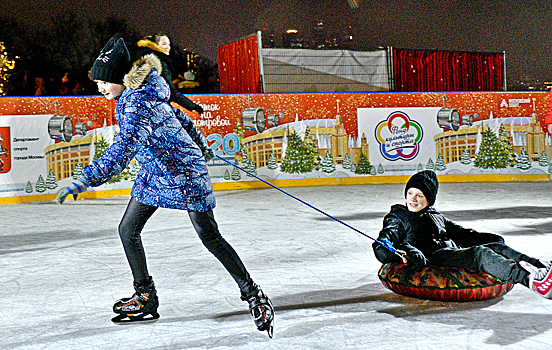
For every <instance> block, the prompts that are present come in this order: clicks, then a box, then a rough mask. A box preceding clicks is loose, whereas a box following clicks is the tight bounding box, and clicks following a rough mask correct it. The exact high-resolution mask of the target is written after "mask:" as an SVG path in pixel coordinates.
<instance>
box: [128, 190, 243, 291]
mask: <svg viewBox="0 0 552 350" xmlns="http://www.w3.org/2000/svg"><path fill="white" fill-rule="evenodd" d="M156 210H157V207H152V206H149V205H146V204H142V203H140V202H138V201H136V200H135V199H134V198H131V199H130V202H129V203H128V206H127V208H126V211H125V214H124V215H123V218H122V219H121V223H120V224H119V236H120V237H121V242H122V243H123V248H124V250H125V254H126V257H127V260H128V263H129V265H130V269H131V270H132V276H133V277H134V282H135V283H136V284H137V285H139V284H140V283H143V282H144V281H146V280H147V279H148V277H149V273H148V268H147V264H146V255H145V253H144V246H143V245H142V239H141V237H140V234H141V232H142V229H143V228H144V225H145V224H146V222H147V221H148V219H149V218H150V217H151V216H152V215H153V213H155V211H156ZM188 216H189V217H190V220H191V221H192V224H193V226H194V228H195V230H196V232H197V234H198V236H199V238H200V239H201V241H202V242H203V245H204V246H205V247H206V248H207V249H208V250H209V251H210V252H211V253H212V254H213V255H214V256H215V257H216V258H217V259H218V260H219V261H220V262H221V263H222V265H223V266H224V267H225V268H226V270H227V271H228V272H229V273H230V275H231V276H232V278H234V280H235V281H236V283H237V284H238V286H239V288H240V290H241V291H242V292H243V293H245V294H248V293H249V292H250V290H251V288H253V281H252V280H251V277H250V276H249V273H248V272H247V270H246V268H245V266H244V265H243V263H242V261H241V259H240V258H239V256H238V254H237V253H236V251H235V250H234V249H233V248H232V247H231V246H230V244H228V242H226V240H225V239H224V238H223V237H222V236H221V235H220V233H219V230H218V226H217V223H216V221H215V217H214V215H213V211H212V210H209V211H206V212H196V211H190V212H188Z"/></svg>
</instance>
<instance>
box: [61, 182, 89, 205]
mask: <svg viewBox="0 0 552 350" xmlns="http://www.w3.org/2000/svg"><path fill="white" fill-rule="evenodd" d="M87 188H88V185H87V184H86V183H84V181H82V180H80V179H78V180H75V181H73V182H72V183H71V184H70V185H69V186H67V187H65V188H62V189H61V190H59V192H58V196H57V198H56V202H58V203H59V204H63V202H65V198H67V196H68V195H70V194H72V195H73V197H74V198H75V199H77V195H78V194H79V193H82V192H84V191H86V189H87Z"/></svg>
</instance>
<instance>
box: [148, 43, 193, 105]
mask: <svg viewBox="0 0 552 350" xmlns="http://www.w3.org/2000/svg"><path fill="white" fill-rule="evenodd" d="M151 53H153V54H154V55H155V56H157V58H159V60H160V61H161V67H162V72H161V77H163V79H165V81H166V82H167V84H169V89H170V90H171V97H170V98H169V101H170V102H175V103H177V104H179V105H181V106H182V107H184V108H186V109H187V110H189V111H198V112H199V111H203V110H202V109H201V107H199V106H198V105H197V104H195V103H194V102H193V101H192V100H190V99H189V98H187V97H186V96H184V95H182V93H181V92H180V91H178V89H177V88H176V86H174V84H173V82H172V71H173V65H172V60H171V58H170V56H169V55H167V54H165V53H164V52H162V51H161V48H160V47H159V46H158V45H157V44H156V43H154V42H153V41H150V40H146V39H143V40H140V41H139V42H138V50H137V56H138V57H137V59H139V58H141V57H143V56H146V55H148V54H151Z"/></svg>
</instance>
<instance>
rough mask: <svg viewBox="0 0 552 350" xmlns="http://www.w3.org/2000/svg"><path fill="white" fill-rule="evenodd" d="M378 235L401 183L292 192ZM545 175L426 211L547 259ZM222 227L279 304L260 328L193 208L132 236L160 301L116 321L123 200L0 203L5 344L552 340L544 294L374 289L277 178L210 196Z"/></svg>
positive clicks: (337, 236)
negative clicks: (199, 229)
mask: <svg viewBox="0 0 552 350" xmlns="http://www.w3.org/2000/svg"><path fill="white" fill-rule="evenodd" d="M285 190H286V191H288V192H289V193H291V194H293V195H294V196H297V197H298V198H301V199H302V200H304V201H306V202H308V203H310V204H312V205H314V206H316V207H318V208H320V209H321V210H323V211H325V212H327V213H329V214H331V215H333V216H334V217H336V218H338V219H340V220H343V221H344V222H346V223H348V224H349V225H351V226H354V227H355V228H357V229H359V230H360V231H362V232H365V233H366V234H368V235H370V236H372V237H377V235H378V232H379V230H380V229H381V225H382V218H383V216H384V215H385V214H386V213H387V212H388V210H389V208H390V206H391V205H392V204H395V203H403V202H404V199H403V198H404V197H403V194H404V186H403V185H358V186H332V187H303V188H287V189H285ZM551 193H552V182H537V183H459V184H441V186H440V191H439V195H438V197H437V202H436V205H435V207H436V208H437V209H438V210H440V211H441V212H443V214H445V215H446V216H447V217H449V218H450V219H452V220H453V221H456V222H458V223H459V224H461V225H463V226H465V227H470V228H474V229H477V230H480V231H488V232H495V233H499V234H501V235H503V236H504V237H505V239H506V243H508V244H509V245H510V246H512V247H513V248H515V249H517V250H519V251H521V252H524V253H526V254H528V255H532V256H534V257H537V258H547V259H552V249H551V245H552V202H551ZM216 196H217V203H218V205H217V208H216V209H215V217H216V218H217V221H218V223H219V227H220V230H221V233H222V235H223V236H224V237H225V238H226V239H227V240H228V241H229V242H230V244H232V246H233V247H234V248H235V249H236V251H237V252H238V254H239V255H240V256H241V258H242V260H243V261H244V263H245V265H246V266H247V268H248V270H249V272H250V274H251V275H252V277H253V279H254V280H255V282H257V283H258V284H259V285H261V287H262V288H263V290H264V291H265V292H266V293H267V294H268V295H269V296H270V297H271V299H272V301H273V303H274V306H275V308H276V320H275V329H274V338H273V339H269V338H268V336H267V334H266V332H259V331H257V330H256V328H255V326H254V324H253V321H252V318H251V316H250V315H249V313H248V308H247V304H246V303H245V302H243V301H241V300H240V298H239V291H238V288H237V286H236V284H235V283H234V281H233V280H232V279H231V277H230V275H229V274H228V273H227V272H226V271H225V270H224V269H223V268H222V265H220V263H219V262H218V261H217V260H216V259H215V258H214V257H213V256H211V255H210V253H209V252H208V251H207V250H206V249H205V248H204V247H203V246H202V245H201V243H200V241H199V238H198V237H197V236H196V234H195V232H194V230H193V228H192V226H191V224H190V222H189V219H188V216H187V214H186V213H185V212H181V211H177V210H167V209H160V210H158V211H157V212H156V213H155V214H154V216H153V217H152V219H151V220H150V221H149V222H148V224H147V225H146V227H145V229H144V232H143V235H142V239H143V242H144V246H145V249H146V254H147V258H148V265H149V270H150V273H151V274H152V276H153V278H154V280H155V283H156V286H157V289H158V295H159V299H160V307H159V313H160V314H161V318H160V319H159V320H158V321H157V322H156V323H150V324H131V325H115V324H113V323H112V322H111V321H110V319H111V317H112V316H114V314H113V313H112V311H111V307H112V305H113V303H114V302H115V300H116V299H118V298H121V297H130V296H131V295H132V293H133V290H132V277H131V274H130V269H129V267H128V264H127V262H126V258H125V256H124V253H123V249H122V246H121V243H120V241H119V237H118V234H117V226H118V223H119V220H120V218H121V216H122V214H123V212H124V209H125V207H126V204H127V202H128V200H129V197H114V198H106V199H95V200H79V201H73V200H68V201H67V202H66V203H65V204H63V205H62V206H60V205H58V204H56V203H55V202H48V203H46V202H37V203H29V204H13V205H1V206H0V215H2V217H3V218H4V219H3V222H4V225H3V229H2V230H1V232H0V267H1V271H2V274H1V275H0V286H1V287H2V288H1V289H2V297H1V299H0V300H1V305H2V307H0V316H1V318H2V326H1V327H0V349H18V350H23V349H56V350H57V349H94V350H103V349H282V350H293V349H393V350H397V349H401V350H408V349H524V350H526V349H550V348H552V300H546V299H543V298H542V297H540V296H538V295H537V294H535V293H534V292H532V291H530V290H528V289H527V288H525V287H523V286H521V285H516V286H515V288H514V289H513V290H512V291H510V292H509V293H508V294H506V295H505V296H503V297H501V298H497V299H494V300H488V301H482V302H475V303H444V302H435V301H424V300H419V299H413V298H409V297H404V296H400V295H397V294H394V293H392V292H391V291H389V290H387V289H385V288H384V287H383V286H382V284H381V283H380V281H379V279H378V277H377V271H378V269H379V267H380V264H379V262H378V261H377V260H376V259H375V257H374V255H373V252H372V248H371V244H372V241H371V240H370V239H368V238H366V237H364V236H362V235H360V234H359V233H357V232H355V231H353V230H351V229H349V228H347V227H346V226H344V225H342V224H340V223H338V222H336V221H334V220H332V219H330V218H328V217H326V216H324V215H322V214H320V213H318V212H316V211H314V210H313V209H311V208H309V207H308V206H305V205H304V204H302V203H300V202H298V201H296V200H294V199H293V198H291V197H288V196H286V195H284V194H282V193H281V192H279V191H276V190H274V189H271V188H269V189H261V190H240V191H224V192H216Z"/></svg>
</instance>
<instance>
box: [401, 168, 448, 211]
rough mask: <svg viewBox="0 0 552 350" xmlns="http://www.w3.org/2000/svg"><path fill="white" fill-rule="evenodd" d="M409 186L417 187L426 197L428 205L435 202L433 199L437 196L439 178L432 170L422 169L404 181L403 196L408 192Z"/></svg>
mask: <svg viewBox="0 0 552 350" xmlns="http://www.w3.org/2000/svg"><path fill="white" fill-rule="evenodd" d="M411 187H414V188H417V189H419V190H420V191H422V193H423V194H424V196H425V197H426V199H427V203H428V204H429V206H432V205H433V204H435V199H436V198H437V191H438V190H439V180H437V175H436V174H435V172H434V171H431V170H424V171H420V172H419V173H416V174H414V175H412V177H411V178H410V179H409V180H408V182H407V183H406V187H405V189H404V197H405V198H406V194H407V193H408V189H410V188H411Z"/></svg>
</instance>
